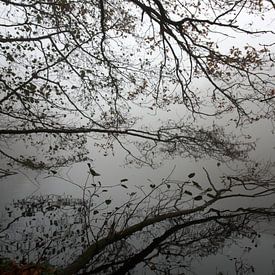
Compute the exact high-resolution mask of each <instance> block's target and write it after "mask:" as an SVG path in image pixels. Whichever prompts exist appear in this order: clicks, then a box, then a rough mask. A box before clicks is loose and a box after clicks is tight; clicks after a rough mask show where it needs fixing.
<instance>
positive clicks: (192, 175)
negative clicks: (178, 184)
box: [188, 173, 196, 179]
mask: <svg viewBox="0 0 275 275" xmlns="http://www.w3.org/2000/svg"><path fill="white" fill-rule="evenodd" d="M195 175H196V174H195V173H191V174H189V175H188V178H189V179H191V178H193V177H194V176H195Z"/></svg>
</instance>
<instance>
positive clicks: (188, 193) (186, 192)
mask: <svg viewBox="0 0 275 275" xmlns="http://www.w3.org/2000/svg"><path fill="white" fill-rule="evenodd" d="M184 193H185V194H187V195H189V196H192V192H190V191H187V190H185V191H184Z"/></svg>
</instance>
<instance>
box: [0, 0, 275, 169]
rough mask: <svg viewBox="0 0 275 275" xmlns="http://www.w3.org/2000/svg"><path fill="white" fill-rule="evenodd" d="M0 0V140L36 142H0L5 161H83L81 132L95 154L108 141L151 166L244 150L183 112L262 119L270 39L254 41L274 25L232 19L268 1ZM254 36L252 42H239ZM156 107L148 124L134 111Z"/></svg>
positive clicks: (262, 10)
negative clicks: (22, 149)
mask: <svg viewBox="0 0 275 275" xmlns="http://www.w3.org/2000/svg"><path fill="white" fill-rule="evenodd" d="M0 5H1V10H2V15H1V18H2V19H1V33H2V34H1V36H0V42H1V46H0V53H1V63H2V66H1V71H0V89H1V98H0V102H1V109H0V113H1V127H0V135H1V139H2V140H3V142H6V143H9V144H10V143H11V141H12V140H13V141H14V140H19V141H22V140H24V142H25V144H26V143H27V144H28V145H29V146H30V147H31V148H34V149H33V150H36V151H37V150H40V151H41V150H43V153H41V154H40V155H41V156H42V155H43V158H41V157H40V158H39V157H38V154H36V155H34V154H30V155H29V156H26V155H24V156H20V155H16V154H15V153H14V152H12V151H10V150H8V149H1V154H2V156H3V157H5V158H8V159H9V160H10V161H11V162H12V163H18V164H20V165H23V166H27V167H31V168H34V169H44V168H49V167H54V166H62V165H66V164H69V163H74V162H77V161H83V160H87V154H88V150H87V148H86V147H85V144H86V142H87V137H88V136H89V137H92V138H93V139H100V140H104V141H105V142H101V143H100V142H98V143H99V146H101V147H102V148H103V150H104V151H106V154H107V153H108V150H109V149H110V150H111V149H112V148H113V146H114V144H119V145H120V146H121V147H122V148H123V149H124V150H125V151H126V153H127V154H129V162H132V161H136V162H137V163H140V164H149V165H154V159H155V155H156V153H160V152H161V153H162V154H163V155H165V156H174V155H180V156H193V157H195V158H199V157H201V156H205V155H210V156H211V157H215V158H218V159H223V158H224V157H227V158H232V159H236V158H244V157H245V156H246V153H247V151H248V150H250V149H251V148H252V147H253V146H252V145H251V144H250V145H249V144H247V143H243V142H241V141H238V140H237V139H235V138H234V136H233V135H231V136H229V135H228V134H226V135H225V134H224V130H223V128H220V127H218V126H213V127H208V128H207V127H204V128H203V127H201V126H196V125H195V124H194V122H193V120H196V119H197V118H199V117H210V118H211V117H213V118H215V117H216V116H219V117H220V116H221V115H222V114H226V113H231V114H232V115H233V118H232V119H233V120H234V121H235V122H236V123H237V125H242V124H243V123H247V122H253V121H254V120H259V119H261V118H271V119H272V118H274V70H273V65H274V53H273V51H272V50H273V44H272V43H265V42H264V41H265V40H266V37H267V38H268V41H270V40H271V39H270V38H272V37H273V35H274V31H273V30H270V29H267V28H264V29H260V28H259V27H258V25H257V24H255V25H253V24H252V25H250V24H247V25H245V24H243V23H242V18H243V17H244V16H246V17H247V18H248V19H249V16H250V15H251V16H256V17H257V18H260V17H262V18H264V17H265V15H266V14H267V15H268V14H269V13H271V12H272V11H273V9H274V4H273V2H272V1H269V0H266V1H253V0H250V1H230V2H228V3H224V2H223V1H219V0H211V1H197V2H189V1H184V2H179V3H178V2H177V1H170V2H163V1H159V0H148V1H138V0H131V1H121V0H118V1H117V0H116V1H111V2H109V1H104V0H99V1H93V2H86V1H78V2H77V3H76V2H75V1H69V0H62V1H61V0H56V1H46V2H45V1H44V2H41V1H34V0H28V1H24V2H23V1H7V0H2V1H0ZM253 18H254V17H253ZM242 34H243V35H245V39H246V41H248V42H247V43H245V44H244V45H242V44H241V43H240V46H236V45H235V40H233V38H232V37H234V36H237V38H238V37H239V36H240V37H242ZM217 36H218V38H217ZM255 36H257V37H262V38H263V43H261V44H259V43H258V45H255V41H256V40H254V41H253V43H250V44H249V40H248V39H247V38H248V37H249V38H253V37H255ZM221 39H227V41H228V45H229V49H224V48H223V47H222V46H220V45H219V43H218V42H217V41H219V40H221ZM239 41H240V39H238V42H239ZM256 44H257V43H256ZM227 48H228V46H227ZM198 83H203V85H204V87H205V88H203V89H200V88H199V87H200V84H198ZM175 105H177V106H179V107H180V108H181V112H182V113H183V114H185V115H183V116H182V117H180V118H179V119H176V118H175V117H173V118H171V117H170V115H169V111H170V108H171V107H172V106H175ZM159 111H165V112H167V115H166V118H165V119H163V120H162V121H160V122H158V123H156V124H155V125H154V126H153V127H152V126H149V125H147V122H146V119H145V120H142V119H141V118H142V116H144V115H146V114H150V115H157V114H158V112H159ZM141 113H142V114H143V115H142V116H141V115H140V114H141ZM188 115H190V116H192V117H193V120H192V121H190V120H188V119H186V118H188V117H187V116H188ZM3 144H4V143H3ZM42 144H44V146H42ZM129 144H131V146H133V145H135V146H136V147H137V148H138V150H139V153H137V152H136V151H135V150H131V149H132V147H131V146H130V145H129ZM3 146H4V145H3ZM134 152H135V153H134Z"/></svg>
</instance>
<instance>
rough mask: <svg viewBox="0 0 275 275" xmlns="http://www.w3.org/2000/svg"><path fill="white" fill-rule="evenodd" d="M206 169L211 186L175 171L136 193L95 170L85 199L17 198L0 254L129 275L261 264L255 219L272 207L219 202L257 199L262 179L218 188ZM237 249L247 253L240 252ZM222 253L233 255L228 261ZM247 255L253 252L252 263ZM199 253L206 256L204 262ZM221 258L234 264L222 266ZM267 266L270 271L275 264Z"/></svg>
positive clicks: (229, 181) (5, 219)
mask: <svg viewBox="0 0 275 275" xmlns="http://www.w3.org/2000/svg"><path fill="white" fill-rule="evenodd" d="M205 173H206V177H205V181H207V184H208V186H206V185H202V184H201V181H200V180H199V179H197V176H196V173H195V172H192V173H189V174H188V175H186V179H185V180H177V179H174V178H172V174H171V175H170V176H168V177H166V178H164V179H162V181H161V182H160V183H157V182H153V181H150V182H149V183H148V184H147V186H136V187H135V190H136V191H135V192H132V190H133V188H131V186H130V183H129V180H128V178H125V177H124V178H121V179H120V181H119V182H118V183H117V184H115V185H109V186H108V185H105V184H104V182H101V181H100V180H95V179H94V177H93V175H91V174H88V176H87V178H86V181H85V182H84V184H83V185H82V186H81V185H79V186H78V188H79V189H81V190H82V197H81V198H80V197H79V198H73V197H72V196H66V195H63V196H60V195H44V196H31V197H28V198H26V199H21V200H14V201H13V203H12V204H9V205H6V206H5V211H4V212H3V213H2V217H1V230H0V232H1V235H0V237H1V248H0V249H1V257H2V258H3V257H7V258H15V259H16V260H17V261H18V262H21V263H30V262H32V263H36V264H37V263H45V262H47V263H49V264H51V265H55V266H57V267H58V268H62V267H64V268H65V269H64V270H63V271H62V274H76V273H77V272H81V270H82V271H83V272H84V274H85V272H88V273H89V274H93V273H95V274H126V273H127V272H128V271H129V270H132V271H133V272H134V273H137V274H141V273H144V272H146V273H144V274H151V273H152V274H153V273H154V274H183V272H184V273H185V274H188V272H191V271H192V270H194V271H195V272H196V271H197V272H198V274H202V273H201V271H200V270H201V269H200V268H201V266H203V264H205V263H206V267H205V268H206V269H209V270H213V267H215V268H216V271H215V272H216V273H217V274H218V272H224V271H225V270H229V269H230V270H231V271H232V270H235V271H236V270H237V269H238V270H239V271H238V272H239V273H237V274H249V272H252V271H253V270H259V267H257V265H259V264H258V263H257V261H256V260H254V259H253V257H252V258H250V255H253V254H251V253H252V251H255V246H257V247H258V246H261V245H264V246H265V241H264V242H263V243H262V239H264V240H265V238H266V237H265V236H264V238H263V235H262V234H259V233H258V232H257V231H255V225H259V224H261V223H262V222H263V221H266V222H268V219H269V217H270V215H273V214H272V213H273V212H272V211H273V209H272V208H270V209H266V210H264V209H262V208H261V209H258V208H239V209H235V210H229V209H227V210H225V211H222V210H219V208H217V207H216V205H217V202H219V201H222V200H223V199H225V198H227V199H228V198H230V196H231V195H232V192H233V194H237V196H241V197H244V198H245V197H247V196H248V197H249V196H251V194H253V198H254V199H255V198H257V197H261V196H262V194H263V188H261V187H259V182H258V181H256V182H254V183H253V182H251V179H245V178H241V177H239V178H235V177H231V178H230V177H227V178H224V179H223V184H222V185H221V186H219V185H217V184H216V182H214V181H212V178H211V176H210V174H209V173H208V172H207V170H205ZM54 177H57V178H58V176H57V175H55V176H54ZM59 180H61V178H59ZM64 180H65V181H67V182H69V181H70V179H68V178H64ZM240 180H242V182H241V184H240ZM245 180H246V181H247V182H246V181H245ZM262 180H263V181H264V179H262ZM271 183H272V181H271V182H270V184H271ZM76 185H77V184H76ZM266 186H267V185H266V182H265V185H264V187H265V188H266ZM248 187H249V188H250V190H249V191H247V188H248ZM113 189H116V190H117V192H116V193H118V192H120V193H123V198H120V200H116V199H113V197H112V195H111V191H112V190H113ZM235 189H236V190H237V191H238V192H241V193H236V191H234V190H235ZM251 190H252V191H251ZM271 191H272V188H271ZM114 193H115V192H114ZM123 199H124V201H123ZM265 217H266V218H265ZM260 227H261V226H260ZM232 244H233V245H232ZM253 246H254V247H253ZM236 248H239V251H241V252H242V254H241V255H239V256H234V255H235V254H236V251H234V250H236ZM265 249H266V248H265ZM272 249H273V248H272ZM232 251H233V252H232ZM261 251H262V250H258V252H256V255H259V252H261ZM222 252H223V254H230V257H231V258H230V257H229V258H228V257H227V258H228V259H227V260H226V259H225V258H224V256H222V254H221V253H222ZM83 253H84V254H83ZM83 255H84V256H83ZM213 255H217V256H215V257H214V256H213ZM244 255H245V256H246V255H248V261H247V262H246V261H244V260H243V258H244V257H243V256H244ZM213 257H214V258H213ZM198 259H202V264H200V266H198V265H197V264H196V261H197V260H198ZM203 259H206V260H203ZM217 259H223V260H222V261H223V263H226V262H228V261H231V262H232V263H234V265H233V264H232V263H231V264H229V265H228V267H227V265H226V266H223V269H221V268H220V266H219V265H218V264H217V263H215V261H217ZM251 259H253V260H252V262H251ZM269 260H270V261H271V260H272V259H271V258H270V259H269ZM213 261H214V263H211V262H213ZM261 264H262V263H261ZM267 266H269V268H268V270H269V271H271V270H272V269H271V266H270V264H269V265H267ZM232 268H234V269H232ZM132 271H131V272H132ZM231 271H230V272H231ZM235 271H234V272H235ZM167 272H168V273H167ZM211 272H212V271H211ZM236 272H237V271H236ZM227 273H228V272H227ZM209 274H210V273H209ZM212 274H213V273H212ZM220 274H221V273H220ZM224 274H226V273H224Z"/></svg>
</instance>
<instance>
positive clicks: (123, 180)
mask: <svg viewBox="0 0 275 275" xmlns="http://www.w3.org/2000/svg"><path fill="white" fill-rule="evenodd" d="M125 181H128V179H121V180H120V182H125Z"/></svg>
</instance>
